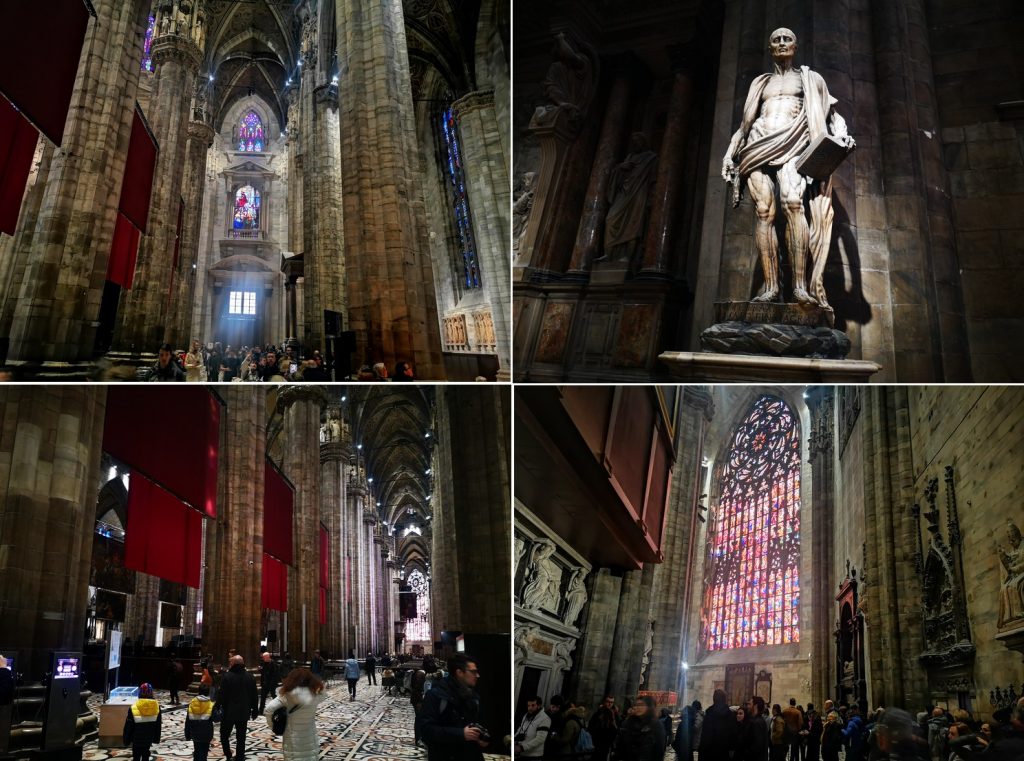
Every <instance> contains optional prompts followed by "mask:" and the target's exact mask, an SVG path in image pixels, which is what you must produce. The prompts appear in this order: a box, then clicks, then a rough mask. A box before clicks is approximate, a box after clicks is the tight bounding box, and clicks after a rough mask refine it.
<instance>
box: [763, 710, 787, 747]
mask: <svg viewBox="0 0 1024 761" xmlns="http://www.w3.org/2000/svg"><path fill="white" fill-rule="evenodd" d="M768 741H769V743H770V746H769V747H770V749H771V750H770V752H769V756H768V757H769V758H770V759H771V761H785V758H786V750H787V749H788V748H789V743H788V738H787V737H786V719H785V717H784V716H783V715H782V706H780V705H779V704H778V703H776V704H775V705H773V706H772V720H771V733H770V735H769V738H768Z"/></svg>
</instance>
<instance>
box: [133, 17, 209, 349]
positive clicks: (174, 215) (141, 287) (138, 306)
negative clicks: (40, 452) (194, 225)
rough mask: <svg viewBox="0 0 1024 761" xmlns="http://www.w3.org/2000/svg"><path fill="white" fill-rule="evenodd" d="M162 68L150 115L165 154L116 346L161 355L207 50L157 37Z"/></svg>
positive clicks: (159, 163) (155, 180) (156, 62)
mask: <svg viewBox="0 0 1024 761" xmlns="http://www.w3.org/2000/svg"><path fill="white" fill-rule="evenodd" d="M152 53H153V64H154V65H155V66H156V74H155V82H154V85H153V98H152V100H151V101H150V104H151V105H150V113H149V114H147V119H148V120H149V124H150V127H151V128H152V129H153V134H154V136H155V137H156V141H157V144H158V145H159V147H160V152H159V154H158V155H157V161H156V170H155V171H154V177H153V195H152V200H151V203H150V211H149V233H148V234H147V235H145V236H143V238H142V242H141V243H140V244H139V256H138V262H137V263H136V266H135V282H134V284H133V285H132V288H131V290H130V291H125V292H123V293H122V294H121V306H120V310H119V313H118V325H117V329H116V330H115V332H114V350H115V351H116V352H117V353H127V354H134V355H138V354H142V353H146V354H155V352H156V350H157V347H158V346H159V345H160V343H161V342H162V341H163V338H164V330H165V326H166V324H167V322H168V314H167V293H168V289H169V288H170V287H171V286H172V282H171V279H172V277H173V272H172V271H171V262H172V261H173V260H174V243H175V233H176V232H177V225H178V206H179V203H180V200H181V195H182V191H183V190H184V184H183V180H184V176H183V175H184V173H183V172H182V167H183V166H184V165H185V148H186V144H187V142H188V135H189V116H190V108H191V105H192V89H193V83H194V82H195V78H196V74H197V73H198V71H199V65H200V63H201V62H202V60H203V54H202V51H201V50H200V49H199V47H198V46H197V45H196V43H195V42H194V41H193V40H192V39H191V38H190V37H185V36H181V35H178V34H167V35H163V36H161V37H157V38H156V39H154V40H153V47H152Z"/></svg>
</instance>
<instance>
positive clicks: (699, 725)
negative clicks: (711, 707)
mask: <svg viewBox="0 0 1024 761" xmlns="http://www.w3.org/2000/svg"><path fill="white" fill-rule="evenodd" d="M703 728H704V712H703V711H697V713H695V714H694V715H693V729H692V730H691V732H690V734H691V735H692V737H691V742H690V747H691V748H692V749H693V750H697V749H698V748H699V747H700V733H701V730H702V729H703Z"/></svg>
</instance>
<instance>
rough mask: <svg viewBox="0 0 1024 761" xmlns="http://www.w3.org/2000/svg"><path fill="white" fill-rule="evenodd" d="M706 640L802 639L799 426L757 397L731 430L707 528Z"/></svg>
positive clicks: (722, 645) (725, 645)
mask: <svg viewBox="0 0 1024 761" xmlns="http://www.w3.org/2000/svg"><path fill="white" fill-rule="evenodd" d="M705 562H706V566H705V567H706V569H707V573H706V574H705V588H704V605H703V608H702V610H701V643H702V644H703V646H704V648H705V649H706V650H709V651H713V650H728V649H731V648H736V647H757V646H760V645H783V644H786V643H789V642H799V641H800V613H799V610H800V424H799V421H798V420H797V417H796V415H795V414H794V413H793V411H792V410H791V409H790V408H789V407H788V406H787V405H786V403H785V402H784V401H782V400H781V399H778V398H776V397H774V396H762V397H761V398H760V399H758V400H757V401H756V402H755V403H754V404H753V406H752V407H751V409H750V411H749V412H748V413H747V416H746V417H745V418H744V419H743V422H741V423H740V424H739V426H737V428H736V431H735V432H734V434H733V436H732V441H731V443H730V446H729V452H728V455H727V456H726V460H725V462H724V463H723V465H722V468H721V480H720V482H719V498H718V506H717V508H716V509H715V511H714V513H713V514H712V518H711V522H710V524H709V529H708V541H707V559H706V561H705Z"/></svg>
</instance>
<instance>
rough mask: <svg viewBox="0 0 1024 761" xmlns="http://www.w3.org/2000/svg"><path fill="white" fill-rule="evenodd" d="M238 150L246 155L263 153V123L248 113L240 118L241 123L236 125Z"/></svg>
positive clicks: (251, 113) (254, 115) (253, 114)
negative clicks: (245, 152)
mask: <svg viewBox="0 0 1024 761" xmlns="http://www.w3.org/2000/svg"><path fill="white" fill-rule="evenodd" d="M238 150H240V151H247V152H248V153H262V152H263V122H261V121H260V118H259V117H258V116H257V115H256V112H255V111H250V112H249V113H247V114H246V115H245V116H243V117H242V123H241V124H239V125H238Z"/></svg>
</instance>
